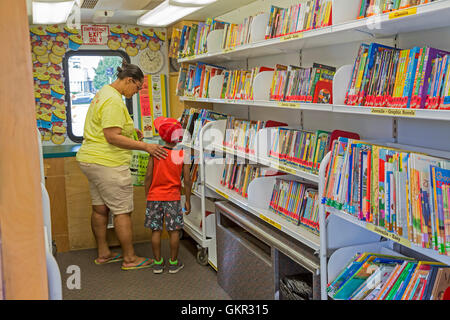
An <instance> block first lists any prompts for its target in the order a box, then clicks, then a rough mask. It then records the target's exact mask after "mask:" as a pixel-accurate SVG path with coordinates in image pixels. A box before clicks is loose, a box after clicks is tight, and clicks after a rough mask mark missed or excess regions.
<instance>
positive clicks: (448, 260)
mask: <svg viewBox="0 0 450 320" xmlns="http://www.w3.org/2000/svg"><path fill="white" fill-rule="evenodd" d="M325 208H326V211H328V212H330V213H331V214H334V215H336V216H338V217H340V218H341V219H344V220H346V221H348V222H350V223H352V224H355V225H358V226H360V227H361V228H365V229H367V230H369V231H371V232H374V233H376V234H378V235H380V236H383V237H385V238H386V239H389V240H392V241H394V242H396V243H399V244H400V245H402V246H405V247H407V248H410V249H412V250H414V251H415V252H418V253H420V254H422V255H424V256H427V257H430V258H432V259H434V260H436V261H439V262H442V263H445V264H450V256H446V255H441V254H439V253H438V252H437V251H436V250H433V249H428V248H422V247H420V246H418V245H416V244H415V243H413V242H411V241H410V240H408V239H406V238H404V237H401V236H399V235H397V234H395V233H393V232H389V231H386V230H385V228H382V227H379V226H376V225H374V224H372V223H369V222H365V221H361V220H359V219H357V218H355V217H354V216H352V215H351V214H349V213H347V212H345V211H342V210H338V209H336V208H334V207H331V206H328V205H325Z"/></svg>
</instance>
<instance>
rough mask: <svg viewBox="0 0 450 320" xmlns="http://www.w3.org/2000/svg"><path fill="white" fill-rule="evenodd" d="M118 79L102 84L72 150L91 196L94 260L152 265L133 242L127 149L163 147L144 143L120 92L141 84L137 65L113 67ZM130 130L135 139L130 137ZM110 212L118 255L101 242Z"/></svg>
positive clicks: (128, 93) (160, 155)
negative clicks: (79, 142) (79, 141)
mask: <svg viewBox="0 0 450 320" xmlns="http://www.w3.org/2000/svg"><path fill="white" fill-rule="evenodd" d="M117 71H118V73H117V80H115V81H114V82H113V83H111V84H110V85H105V86H104V87H103V88H101V89H100V90H99V91H98V92H97V94H96V95H95V97H94V99H92V102H91V105H90V106H89V110H88V112H87V115H86V121H85V125H84V132H83V143H82V145H81V147H80V150H79V151H78V153H77V160H78V162H79V165H80V168H81V170H82V171H83V173H84V174H85V175H86V177H87V178H88V181H89V189H90V193H91V198H92V209H93V212H92V217H91V227H92V231H93V233H94V236H95V239H96V241H97V251H98V257H97V258H96V259H95V263H96V264H104V263H110V262H116V261H122V260H123V263H122V269H124V270H131V269H141V268H146V267H151V266H152V265H153V260H152V259H147V258H144V257H138V256H136V254H135V252H134V248H133V243H132V222H131V212H132V211H133V185H132V182H131V172H130V161H131V150H142V151H146V152H148V153H149V154H150V155H151V156H153V157H155V158H157V159H164V158H165V157H166V155H167V152H166V151H165V150H164V149H163V148H162V146H159V145H157V144H149V143H145V142H143V141H141V140H142V138H143V134H142V132H141V131H140V130H138V129H135V128H134V124H133V120H132V119H131V117H130V115H129V113H128V110H127V108H126V106H125V103H124V102H123V99H122V96H125V97H126V98H131V97H132V96H133V95H134V94H136V93H137V92H138V91H139V90H140V89H141V87H142V84H143V80H144V74H143V73H142V71H141V69H140V68H139V67H138V66H136V65H133V64H128V63H126V62H125V61H124V62H123V63H122V67H118V68H117ZM135 132H136V133H137V135H138V138H139V141H137V140H134V139H133V136H134V134H135ZM109 212H111V213H113V214H114V228H115V231H116V235H117V238H118V239H119V241H120V244H121V247H122V251H123V252H122V255H120V254H116V253H112V252H111V250H110V249H109V246H108V243H107V241H106V227H107V223H108V214H109Z"/></svg>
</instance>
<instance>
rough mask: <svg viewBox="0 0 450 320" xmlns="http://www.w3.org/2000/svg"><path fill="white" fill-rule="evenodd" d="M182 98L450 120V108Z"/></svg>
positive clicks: (253, 105)
mask: <svg viewBox="0 0 450 320" xmlns="http://www.w3.org/2000/svg"><path fill="white" fill-rule="evenodd" d="M180 100H182V101H200V102H209V103H218V104H235V105H246V106H252V107H266V108H282V109H296V110H312V111H324V112H334V113H347V114H363V115H372V116H381V117H394V118H412V119H424V120H440V121H450V110H432V109H411V108H387V107H367V106H350V105H338V104H320V103H301V102H290V101H262V100H255V101H253V100H234V99H209V98H195V97H180Z"/></svg>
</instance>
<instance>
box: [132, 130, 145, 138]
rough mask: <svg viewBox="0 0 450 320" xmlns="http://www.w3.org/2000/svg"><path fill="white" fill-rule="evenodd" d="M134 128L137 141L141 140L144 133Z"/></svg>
mask: <svg viewBox="0 0 450 320" xmlns="http://www.w3.org/2000/svg"><path fill="white" fill-rule="evenodd" d="M134 130H135V131H136V134H137V136H138V139H139V141H142V139H144V134H143V133H142V131H141V130H139V129H137V128H134Z"/></svg>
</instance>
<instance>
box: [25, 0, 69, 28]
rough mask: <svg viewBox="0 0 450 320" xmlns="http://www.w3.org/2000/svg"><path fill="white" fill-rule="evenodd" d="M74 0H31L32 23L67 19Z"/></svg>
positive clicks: (50, 22) (58, 21)
mask: <svg viewBox="0 0 450 320" xmlns="http://www.w3.org/2000/svg"><path fill="white" fill-rule="evenodd" d="M74 3H75V1H61V2H36V1H33V3H32V5H33V23H34V24H58V23H64V22H66V21H67V18H68V17H69V14H70V12H71V11H72V7H73V4H74Z"/></svg>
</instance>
